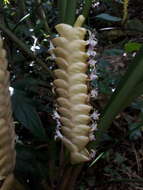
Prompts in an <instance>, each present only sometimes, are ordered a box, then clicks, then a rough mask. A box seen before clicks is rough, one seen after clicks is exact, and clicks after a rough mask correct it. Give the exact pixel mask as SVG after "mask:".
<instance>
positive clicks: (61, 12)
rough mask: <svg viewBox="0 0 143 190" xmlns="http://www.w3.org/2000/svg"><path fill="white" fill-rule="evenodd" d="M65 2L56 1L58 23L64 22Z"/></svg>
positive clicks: (65, 0)
mask: <svg viewBox="0 0 143 190" xmlns="http://www.w3.org/2000/svg"><path fill="white" fill-rule="evenodd" d="M66 8H67V0H58V9H59V16H60V22H65V16H66Z"/></svg>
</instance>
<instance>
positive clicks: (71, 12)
mask: <svg viewBox="0 0 143 190" xmlns="http://www.w3.org/2000/svg"><path fill="white" fill-rule="evenodd" d="M76 6H77V0H69V1H67V8H66V14H65V23H67V24H70V25H73V24H74V21H75V15H76Z"/></svg>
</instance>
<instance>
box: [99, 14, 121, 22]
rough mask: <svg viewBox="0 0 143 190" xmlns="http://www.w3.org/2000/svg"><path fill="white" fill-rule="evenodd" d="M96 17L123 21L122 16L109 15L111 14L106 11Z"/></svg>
mask: <svg viewBox="0 0 143 190" xmlns="http://www.w3.org/2000/svg"><path fill="white" fill-rule="evenodd" d="M96 18H99V19H103V20H107V21H111V22H119V21H121V18H119V17H115V16H112V15H109V14H106V13H102V14H99V15H97V16H96Z"/></svg>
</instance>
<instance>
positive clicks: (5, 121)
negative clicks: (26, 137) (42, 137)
mask: <svg viewBox="0 0 143 190" xmlns="http://www.w3.org/2000/svg"><path fill="white" fill-rule="evenodd" d="M5 57H6V52H5V50H4V49H3V48H2V40H1V39H0V180H1V181H3V185H2V187H1V190H9V189H11V188H12V183H13V174H12V173H13V170H14V167H15V150H14V144H15V142H14V141H15V134H14V127H13V121H12V112H11V101H10V94H9V72H8V71H7V60H6V58H5Z"/></svg>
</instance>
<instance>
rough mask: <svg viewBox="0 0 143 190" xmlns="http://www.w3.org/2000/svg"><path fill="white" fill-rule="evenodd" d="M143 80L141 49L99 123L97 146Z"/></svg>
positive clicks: (142, 55) (142, 52)
mask: <svg viewBox="0 0 143 190" xmlns="http://www.w3.org/2000/svg"><path fill="white" fill-rule="evenodd" d="M142 79H143V47H142V48H141V49H140V51H139V52H138V54H137V55H136V57H135V58H134V60H133V62H132V64H131V65H130V66H129V68H128V71H127V72H126V74H125V75H124V77H123V78H122V80H121V82H120V84H119V86H118V87H117V89H116V90H115V92H114V93H113V95H112V96H111V98H110V101H109V103H108V105H107V106H106V108H105V111H104V113H103V114H102V117H101V120H100V122H99V130H98V131H97V132H96V135H97V136H96V145H98V144H99V142H100V141H101V140H102V136H103V134H104V133H105V132H106V130H107V129H108V128H109V127H110V124H111V123H112V121H113V120H114V118H115V116H116V115H117V114H118V113H119V112H121V111H122V110H123V109H124V108H125V107H126V106H127V104H126V102H127V101H128V99H129V97H130V96H131V95H132V93H134V90H135V89H136V86H137V85H138V84H139V83H140V81H142ZM130 101H131V100H130Z"/></svg>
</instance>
